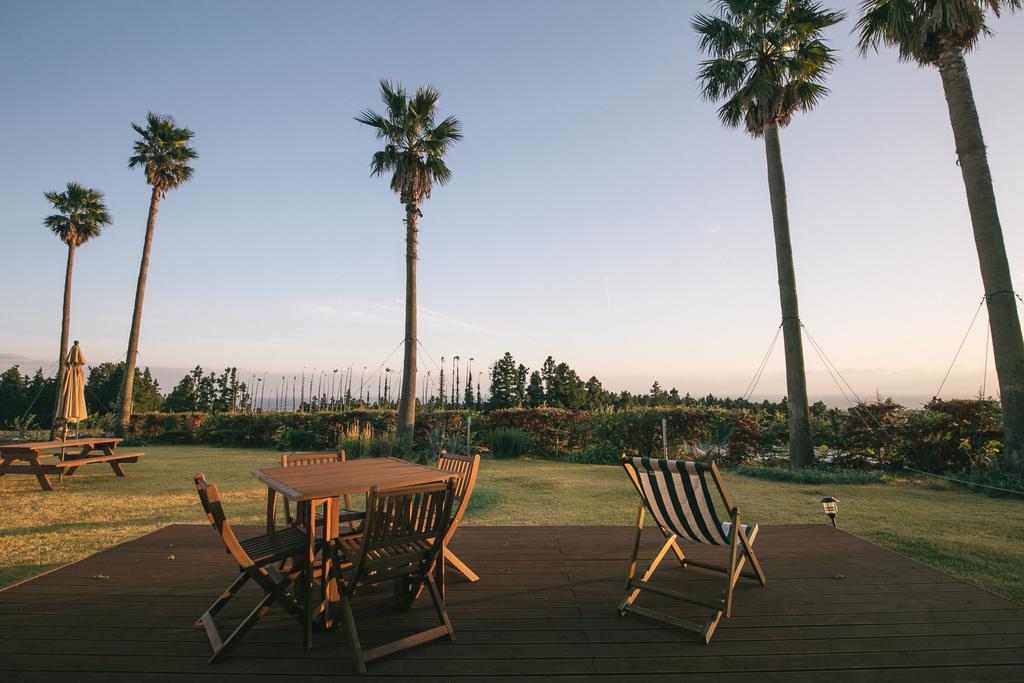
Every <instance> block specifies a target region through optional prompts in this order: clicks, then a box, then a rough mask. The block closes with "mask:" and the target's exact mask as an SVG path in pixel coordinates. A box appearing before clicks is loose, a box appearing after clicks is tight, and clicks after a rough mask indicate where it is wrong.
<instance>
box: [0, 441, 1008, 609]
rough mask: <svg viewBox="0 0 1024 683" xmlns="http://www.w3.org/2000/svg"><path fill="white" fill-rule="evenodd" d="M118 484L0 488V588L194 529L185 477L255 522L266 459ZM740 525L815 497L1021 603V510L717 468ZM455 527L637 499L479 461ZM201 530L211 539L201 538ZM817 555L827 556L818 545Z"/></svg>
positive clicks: (872, 533)
mask: <svg viewBox="0 0 1024 683" xmlns="http://www.w3.org/2000/svg"><path fill="white" fill-rule="evenodd" d="M144 450H145V452H146V456H145V457H144V458H143V459H142V460H141V461H140V462H139V463H138V464H136V465H130V466H128V467H126V470H127V471H128V478H127V479H116V478H115V477H114V476H113V474H112V473H111V472H110V470H109V469H108V468H106V467H100V466H95V465H94V466H90V467H85V468H82V469H81V470H79V472H78V474H76V475H75V476H74V477H71V478H69V479H65V480H64V481H63V482H62V483H61V484H59V485H58V486H57V487H56V490H55V491H53V492H51V493H44V492H43V491H40V490H39V487H38V485H37V484H36V482H35V479H34V478H29V477H22V476H7V477H4V478H3V479H0V506H2V509H3V510H4V513H5V514H4V521H3V524H2V528H0V543H2V547H3V548H4V552H3V554H2V555H0V586H6V585H9V584H11V583H14V582H15V581H19V580H22V579H25V578H28V577H30V576H33V575H35V574H38V573H40V572H43V571H46V570H48V569H52V568H54V567H58V566H60V565H63V564H66V563H68V562H72V561H74V560H77V559H81V558H82V557H85V556H87V555H91V554H93V553H95V552H99V551H101V550H104V549H106V548H109V547H111V546H113V545H117V544H118V543H123V542H124V541H127V540H130V539H132V538H135V537H137V536H140V535H142V534H144V533H147V532H150V531H153V530H155V529H159V528H160V527H162V526H164V525H166V524H174V523H184V524H204V523H205V518H204V516H203V514H202V511H201V510H200V507H199V503H198V500H197V498H196V494H195V489H194V488H193V486H192V475H193V474H195V473H196V472H200V471H201V472H205V473H206V475H207V477H208V478H209V479H210V480H211V481H213V482H214V483H216V484H217V485H218V486H219V487H220V489H221V491H222V493H223V497H224V504H225V507H226V509H227V512H228V514H229V516H230V518H231V519H232V521H235V522H236V523H239V524H262V523H263V520H264V514H265V513H264V505H265V495H266V489H265V488H263V487H262V486H260V484H259V483H258V482H257V481H256V480H255V479H254V478H253V477H252V475H251V474H250V473H249V472H250V470H252V469H253V468H256V467H269V466H273V465H274V464H276V462H277V461H278V457H279V456H278V455H277V454H276V453H274V452H272V451H265V450H264V451H259V450H242V449H233V448H214V447H210V446H150V447H147V448H146V449H144ZM725 478H726V481H727V483H728V486H729V488H730V491H731V493H732V494H733V497H734V498H735V500H736V502H737V503H738V505H739V506H740V511H741V514H742V515H743V517H744V518H745V519H747V520H750V521H754V522H759V523H761V524H822V523H825V521H826V520H825V517H824V516H823V515H822V513H821V508H820V506H819V505H818V499H819V498H820V497H821V496H823V495H826V494H827V495H833V496H835V497H836V498H838V499H839V500H840V516H839V524H840V526H841V527H842V528H843V529H845V530H847V531H849V532H851V533H854V534H856V535H858V536H861V537H862V538H866V539H868V540H871V541H874V542H876V543H878V544H880V545H882V546H885V547H887V548H889V549H891V550H894V551H896V552H899V553H901V554H903V555H907V556H908V557H912V558H914V559H916V560H918V561H921V562H924V563H925V564H929V565H931V566H933V567H936V568H938V569H941V570H943V571H946V572H949V573H950V574H953V575H955V576H957V577H959V578H962V579H964V580H967V581H970V582H972V583H975V584H977V585H979V586H982V587H984V588H987V589H989V590H992V591H995V592H997V593H1001V594H1002V595H1006V596H1008V597H1010V598H1012V599H1015V600H1017V601H1024V569H1021V568H1022V567H1024V526H1022V525H1021V524H1020V523H1019V519H1020V517H1021V516H1022V513H1024V502H1022V501H1017V500H1009V499H993V498H987V497H985V496H982V495H979V494H974V493H967V492H963V491H959V490H951V489H944V488H934V487H925V486H920V485H915V484H912V483H904V482H896V483H887V484H868V485H834V484H830V485H810V484H790V483H783V482H774V481H765V480H761V479H752V478H748V477H743V476H739V475H736V474H734V473H730V472H726V473H725ZM473 496H474V497H473V502H472V504H471V505H470V509H469V510H468V511H467V513H466V517H465V518H464V520H463V524H482V525H499V524H507V525H528V524H535V525H545V524H553V525H628V524H633V523H634V520H635V515H636V504H637V502H636V497H635V495H634V494H633V492H632V489H631V488H630V486H629V485H628V483H627V481H626V478H625V475H624V474H623V473H622V471H621V469H620V468H619V467H613V466H604V465H575V464H565V463H555V462H548V461H541V460H485V461H484V462H483V463H482V465H481V468H480V475H479V479H478V481H477V489H476V492H475V493H474V494H473ZM210 533H213V532H212V531H211V532H210ZM823 552H827V549H823Z"/></svg>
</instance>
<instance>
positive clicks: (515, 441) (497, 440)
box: [487, 429, 533, 458]
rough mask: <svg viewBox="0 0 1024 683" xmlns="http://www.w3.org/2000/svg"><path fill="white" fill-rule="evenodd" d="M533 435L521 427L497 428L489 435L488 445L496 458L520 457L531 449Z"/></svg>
mask: <svg viewBox="0 0 1024 683" xmlns="http://www.w3.org/2000/svg"><path fill="white" fill-rule="evenodd" d="M532 441H533V437H532V436H531V434H530V433H529V432H524V431H521V430H519V429H495V430H493V431H491V433H490V434H488V435H487V445H488V446H489V447H490V449H491V453H492V454H494V457H496V458H518V457H520V456H522V455H523V454H525V453H526V452H527V451H528V450H529V449H530V443H531V442H532Z"/></svg>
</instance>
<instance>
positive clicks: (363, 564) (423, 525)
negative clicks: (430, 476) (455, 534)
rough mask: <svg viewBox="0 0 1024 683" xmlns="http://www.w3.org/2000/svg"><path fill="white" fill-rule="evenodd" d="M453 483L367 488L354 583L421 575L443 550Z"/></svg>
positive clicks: (351, 590)
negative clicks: (382, 488)
mask: <svg viewBox="0 0 1024 683" xmlns="http://www.w3.org/2000/svg"><path fill="white" fill-rule="evenodd" d="M454 493H455V489H454V483H453V482H452V481H451V480H449V481H447V482H443V483H436V484H425V485H421V486H411V487H406V488H399V489H389V490H378V489H377V488H376V487H374V488H372V489H370V494H369V496H368V497H367V501H366V521H365V522H364V524H363V532H362V538H361V542H360V545H359V551H358V554H357V557H356V558H355V560H354V561H353V563H352V574H351V576H352V577H353V580H352V581H351V582H350V585H349V586H347V589H348V592H349V594H351V593H352V592H354V590H355V587H356V585H357V584H359V583H362V584H372V583H380V582H383V581H386V580H388V579H392V578H395V577H398V576H412V575H417V576H421V577H422V576H424V575H425V574H426V573H428V572H429V571H430V568H431V567H432V566H433V565H434V562H435V561H436V559H437V555H438V553H440V551H441V547H442V543H441V540H442V539H443V537H444V535H445V533H446V532H447V531H448V526H449V525H450V523H451V509H452V501H453V499H454Z"/></svg>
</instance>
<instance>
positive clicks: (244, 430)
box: [130, 400, 1001, 472]
mask: <svg viewBox="0 0 1024 683" xmlns="http://www.w3.org/2000/svg"><path fill="white" fill-rule="evenodd" d="M469 418H472V433H473V437H474V443H477V444H480V443H488V438H489V435H490V434H493V433H495V432H496V431H498V430H514V431H518V432H526V433H528V434H529V435H530V441H531V443H530V451H529V453H530V455H532V456H534V457H540V458H550V459H558V460H566V461H573V462H594V463H608V464H614V463H617V462H618V456H619V454H620V453H627V454H630V455H652V454H654V455H656V454H660V453H661V452H662V436H661V434H662V427H661V423H662V419H664V420H665V422H666V426H667V431H668V443H669V447H670V453H669V454H670V455H671V456H672V457H704V456H713V457H715V458H717V459H719V460H720V461H721V462H723V463H725V464H730V465H739V464H743V463H748V464H749V463H755V464H765V463H771V462H775V461H778V460H785V458H786V454H787V440H788V433H787V431H788V430H787V422H786V415H785V412H784V407H782V408H780V407H779V406H778V405H776V404H768V403H766V404H762V405H760V406H755V407H753V408H745V409H742V410H735V409H728V408H722V407H708V406H701V405H685V406H672V407H661V408H639V409H633V410H622V411H615V412H612V411H597V412H591V413H587V412H585V411H572V410H561V409H555V408H536V409H507V410H494V411H491V412H488V413H477V412H472V411H467V410H429V411H424V412H420V413H419V414H417V416H416V433H415V437H414V447H415V449H416V450H417V451H419V452H427V451H430V450H432V449H433V450H437V449H438V448H439V444H441V446H440V447H444V446H443V444H444V443H447V442H448V441H450V440H451V439H453V438H459V439H464V438H465V429H466V421H467V419H469ZM812 429H813V433H814V436H815V441H816V444H817V445H818V451H819V456H818V457H819V461H820V462H822V463H826V464H828V465H830V466H833V467H840V468H846V469H850V468H853V469H857V468H860V469H879V468H884V469H891V470H898V469H901V467H902V466H903V465H909V466H911V467H915V468H917V469H921V470H925V471H928V472H964V471H972V470H976V469H985V468H989V467H991V466H992V464H993V463H994V462H995V459H996V457H997V455H998V453H999V450H1000V448H1001V444H1000V438H1001V431H1000V429H1001V413H1000V407H999V404H998V403H996V402H994V401H982V400H955V401H933V402H931V403H929V404H928V405H927V406H925V407H924V408H922V409H909V408H905V407H903V406H900V405H898V404H896V403H893V402H892V401H877V402H875V403H872V404H870V405H865V406H861V407H860V408H858V409H857V410H845V411H843V410H837V409H827V408H824V407H823V406H820V405H818V406H815V409H814V410H813V411H812ZM394 434H395V411H394V410H388V409H359V410H350V411H345V412H323V413H261V414H250V413H220V414H212V415H204V414H202V413H177V414H174V413H145V414H140V415H134V416H132V423H131V431H130V436H131V438H133V439H137V440H142V441H159V440H161V439H168V440H170V441H173V442H178V443H187V442H199V443H220V444H229V445H239V446H254V447H265V448H273V447H277V448H283V449H285V450H305V449H334V448H335V447H337V446H338V444H339V443H346V444H348V448H347V450H348V449H351V450H353V451H358V452H360V453H363V452H365V453H380V452H385V451H387V450H388V449H391V448H393V441H394Z"/></svg>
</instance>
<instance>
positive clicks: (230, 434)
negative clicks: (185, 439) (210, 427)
mask: <svg viewBox="0 0 1024 683" xmlns="http://www.w3.org/2000/svg"><path fill="white" fill-rule="evenodd" d="M241 439H242V434H241V432H239V431H238V430H237V429H218V430H217V431H215V432H212V433H211V434H210V436H209V439H208V441H209V442H210V443H212V444H216V445H218V446H234V445H236V444H238V443H241Z"/></svg>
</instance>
